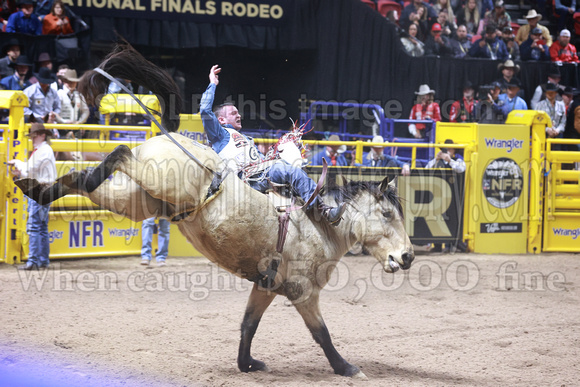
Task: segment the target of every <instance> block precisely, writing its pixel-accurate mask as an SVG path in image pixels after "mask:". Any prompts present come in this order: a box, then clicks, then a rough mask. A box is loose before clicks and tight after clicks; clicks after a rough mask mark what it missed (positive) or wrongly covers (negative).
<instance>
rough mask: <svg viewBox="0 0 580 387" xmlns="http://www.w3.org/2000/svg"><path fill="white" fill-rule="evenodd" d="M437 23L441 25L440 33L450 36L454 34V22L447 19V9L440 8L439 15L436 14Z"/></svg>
mask: <svg viewBox="0 0 580 387" xmlns="http://www.w3.org/2000/svg"><path fill="white" fill-rule="evenodd" d="M437 23H439V24H440V25H441V35H443V36H446V37H447V38H451V37H452V36H453V35H455V30H456V27H455V22H454V21H453V20H450V19H449V14H448V13H447V9H442V10H441V11H439V16H437Z"/></svg>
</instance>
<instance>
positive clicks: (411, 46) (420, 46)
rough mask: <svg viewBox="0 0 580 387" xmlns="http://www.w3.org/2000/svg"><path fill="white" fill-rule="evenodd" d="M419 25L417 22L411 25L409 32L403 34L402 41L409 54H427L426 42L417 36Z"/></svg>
mask: <svg viewBox="0 0 580 387" xmlns="http://www.w3.org/2000/svg"><path fill="white" fill-rule="evenodd" d="M418 30H419V27H418V26H417V24H416V23H413V24H411V25H410V26H409V33H408V34H406V33H403V34H402V36H401V43H403V47H404V48H405V51H406V52H407V54H409V55H411V56H415V57H416V56H423V54H425V44H424V43H423V42H422V41H420V40H419V38H418V37H417V32H418Z"/></svg>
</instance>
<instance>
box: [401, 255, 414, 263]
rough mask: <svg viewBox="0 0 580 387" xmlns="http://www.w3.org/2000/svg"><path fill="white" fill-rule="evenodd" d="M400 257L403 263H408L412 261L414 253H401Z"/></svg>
mask: <svg viewBox="0 0 580 387" xmlns="http://www.w3.org/2000/svg"><path fill="white" fill-rule="evenodd" d="M402 258H403V262H405V265H409V264H410V263H411V262H413V259H415V255H414V254H411V253H403V255H402Z"/></svg>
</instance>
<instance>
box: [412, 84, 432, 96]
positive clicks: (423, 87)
mask: <svg viewBox="0 0 580 387" xmlns="http://www.w3.org/2000/svg"><path fill="white" fill-rule="evenodd" d="M415 94H417V95H427V94H435V90H431V88H430V87H429V85H421V86H419V91H416V92H415Z"/></svg>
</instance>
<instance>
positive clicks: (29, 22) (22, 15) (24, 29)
mask: <svg viewBox="0 0 580 387" xmlns="http://www.w3.org/2000/svg"><path fill="white" fill-rule="evenodd" d="M18 6H19V7H20V11H18V12H15V13H13V14H12V15H10V17H9V18H8V24H6V32H19V33H21V34H29V35H41V34H42V23H41V22H40V20H38V16H37V15H36V14H35V13H34V5H33V3H32V0H21V1H19V2H18Z"/></svg>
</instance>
